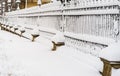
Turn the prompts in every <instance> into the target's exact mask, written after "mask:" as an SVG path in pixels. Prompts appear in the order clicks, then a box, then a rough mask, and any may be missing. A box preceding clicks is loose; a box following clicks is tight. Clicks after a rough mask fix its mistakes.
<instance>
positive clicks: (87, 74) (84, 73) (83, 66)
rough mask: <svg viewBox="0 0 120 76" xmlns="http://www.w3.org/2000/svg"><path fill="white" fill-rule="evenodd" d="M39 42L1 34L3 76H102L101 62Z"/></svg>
mask: <svg viewBox="0 0 120 76" xmlns="http://www.w3.org/2000/svg"><path fill="white" fill-rule="evenodd" d="M39 39H41V40H40V41H39V42H31V41H30V40H27V39H24V38H21V37H19V36H16V35H13V34H11V33H8V32H5V31H0V76H8V74H9V75H10V74H12V75H11V76H101V75H100V73H99V71H102V66H103V64H102V62H101V61H100V59H99V58H97V57H94V56H92V55H90V54H84V53H82V52H80V51H77V50H75V49H74V48H70V47H66V46H62V47H59V48H58V49H57V51H51V48H52V43H51V41H50V40H47V39H45V38H42V37H40V38H39ZM115 72H116V75H117V76H119V75H120V74H119V72H120V70H119V71H115ZM118 74H119V75H118ZM116 75H113V76H116Z"/></svg>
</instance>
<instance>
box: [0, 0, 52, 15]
mask: <svg viewBox="0 0 120 76" xmlns="http://www.w3.org/2000/svg"><path fill="white" fill-rule="evenodd" d="M50 1H51V0H42V4H45V3H49V2H50ZM18 4H19V7H20V9H24V8H29V7H33V6H37V0H0V14H1V15H2V14H3V12H9V11H15V10H17V8H18Z"/></svg>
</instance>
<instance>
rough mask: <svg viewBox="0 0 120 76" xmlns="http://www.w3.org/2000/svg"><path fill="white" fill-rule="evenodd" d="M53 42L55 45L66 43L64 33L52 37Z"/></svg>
mask: <svg viewBox="0 0 120 76" xmlns="http://www.w3.org/2000/svg"><path fill="white" fill-rule="evenodd" d="M51 40H52V41H54V42H55V43H59V42H64V41H65V38H64V34H63V32H59V31H58V32H57V33H56V35H55V36H53V37H52V39H51Z"/></svg>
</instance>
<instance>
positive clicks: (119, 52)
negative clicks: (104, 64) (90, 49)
mask: <svg viewBox="0 0 120 76" xmlns="http://www.w3.org/2000/svg"><path fill="white" fill-rule="evenodd" d="M100 57H101V58H105V59H107V60H109V61H120V42H117V43H114V44H111V45H109V46H108V47H107V48H105V49H103V50H102V51H101V52H100Z"/></svg>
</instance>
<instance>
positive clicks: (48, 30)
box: [5, 0, 120, 55]
mask: <svg viewBox="0 0 120 76" xmlns="http://www.w3.org/2000/svg"><path fill="white" fill-rule="evenodd" d="M119 4H120V2H119V0H72V1H70V2H65V6H62V5H61V4H60V3H59V2H56V3H54V2H53V3H50V4H46V5H42V6H41V7H32V8H28V9H23V10H18V11H14V12H9V13H7V14H6V16H5V20H6V21H9V22H12V23H14V24H17V25H21V26H24V27H25V28H26V29H28V30H29V29H33V28H34V27H37V28H39V31H40V35H41V36H46V37H47V38H48V37H51V36H53V35H54V34H55V33H56V32H57V31H63V32H64V33H65V39H66V40H65V44H66V45H67V46H70V47H75V48H77V49H79V50H80V49H81V50H82V49H85V50H86V49H87V50H86V51H84V52H87V53H92V54H94V55H98V53H99V51H100V50H101V49H102V48H104V47H106V46H108V45H109V44H111V43H113V42H114V40H119V37H120V36H119V30H120V29H119V24H120V21H119V14H120V13H119V11H120V10H119ZM82 51H83V50H82Z"/></svg>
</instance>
